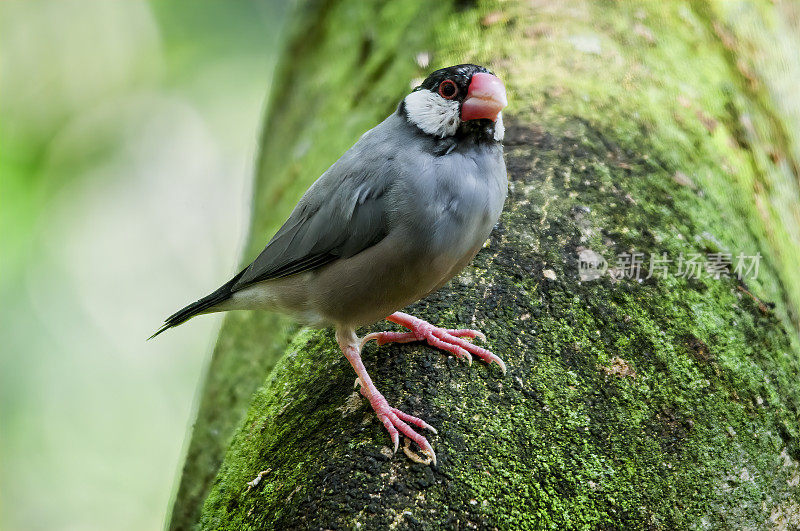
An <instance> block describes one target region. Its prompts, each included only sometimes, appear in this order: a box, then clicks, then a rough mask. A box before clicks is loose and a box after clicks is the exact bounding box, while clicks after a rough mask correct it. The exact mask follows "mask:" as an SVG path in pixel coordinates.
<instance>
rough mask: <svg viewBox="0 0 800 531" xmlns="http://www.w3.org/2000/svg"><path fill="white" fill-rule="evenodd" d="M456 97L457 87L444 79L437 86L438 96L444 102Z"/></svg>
mask: <svg viewBox="0 0 800 531" xmlns="http://www.w3.org/2000/svg"><path fill="white" fill-rule="evenodd" d="M457 95H458V86H456V84H455V83H454V82H453V81H452V80H450V79H445V80H444V81H442V83H441V84H440V85H439V96H441V97H443V98H444V99H446V100H452V99H453V98H455V97H456V96H457Z"/></svg>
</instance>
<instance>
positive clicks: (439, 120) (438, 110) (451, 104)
mask: <svg viewBox="0 0 800 531" xmlns="http://www.w3.org/2000/svg"><path fill="white" fill-rule="evenodd" d="M405 104H406V113H407V114H408V119H409V121H410V122H411V123H413V124H414V125H416V126H417V127H419V128H420V129H422V131H424V132H426V133H428V134H429V135H435V136H438V137H440V138H444V137H446V136H451V135H454V134H455V133H456V131H457V130H458V126H459V125H460V124H461V117H460V116H459V103H458V102H457V101H456V100H446V99H444V98H442V97H441V96H439V95H438V94H436V93H435V92H431V91H430V90H425V89H422V90H417V91H415V92H412V93H411V94H409V95H408V96H406V99H405Z"/></svg>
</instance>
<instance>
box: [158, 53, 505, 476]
mask: <svg viewBox="0 0 800 531" xmlns="http://www.w3.org/2000/svg"><path fill="white" fill-rule="evenodd" d="M506 103H507V102H506V92H505V87H504V86H503V83H502V82H501V81H500V79H498V78H497V77H495V76H494V75H493V74H492V73H490V72H489V71H488V70H487V69H486V68H483V67H481V66H477V65H472V64H463V65H457V66H451V67H449V68H443V69H441V70H437V71H435V72H433V73H432V74H430V75H429V76H428V77H427V78H426V79H425V80H424V81H423V82H422V84H421V85H419V86H418V87H416V88H415V89H414V90H413V91H412V92H411V93H410V94H408V95H407V96H406V97H405V98H404V99H403V100H402V101H401V102H400V104H399V105H398V107H397V110H396V111H395V112H394V113H392V114H391V115H390V116H389V117H388V118H386V119H385V120H384V121H383V122H381V123H380V124H378V125H377V126H376V127H374V128H373V129H371V130H369V131H367V132H366V133H364V135H363V136H362V137H361V138H360V139H359V140H358V141H357V142H356V143H355V145H353V147H351V148H350V149H349V150H347V152H345V154H344V155H342V157H341V158H340V159H339V160H337V161H336V162H335V163H334V164H333V165H332V166H331V167H330V168H328V170H327V171H326V172H325V173H323V174H322V176H321V177H320V178H319V179H317V181H316V182H315V183H314V184H312V185H311V187H310V188H309V189H308V190H307V191H306V193H305V194H304V195H303V197H302V198H301V199H300V201H299V202H298V204H297V206H296V207H295V208H294V210H293V211H292V213H291V215H290V216H289V219H288V220H287V221H286V222H285V223H284V224H283V226H282V227H281V228H280V229H279V230H278V232H277V233H276V234H275V235H274V236H273V237H272V239H271V240H270V241H269V243H268V244H267V246H266V247H265V248H264V250H263V251H262V252H261V254H259V255H258V257H257V258H256V259H255V260H254V261H253V262H252V263H251V264H250V265H248V266H247V267H246V268H244V269H243V270H242V271H241V272H240V273H239V274H237V275H236V276H234V277H233V278H232V279H231V280H230V281H228V282H227V283H226V284H225V285H223V286H222V287H220V288H219V289H218V290H216V291H214V292H213V293H211V294H210V295H208V296H206V297H203V298H202V299H200V300H198V301H197V302H194V303H192V304H190V305H188V306H186V307H185V308H183V309H182V310H179V311H178V312H176V313H175V314H174V315H171V316H170V317H168V318H167V319H166V321H165V323H164V325H163V326H162V327H161V328H160V329H159V330H158V331H157V332H156V333H155V334H154V335H153V337H155V336H156V335H158V334H160V333H161V332H163V331H164V330H166V329H168V328H171V327H173V326H177V325H179V324H181V323H183V322H185V321H187V320H188V319H190V318H192V317H194V316H195V315H199V314H204V313H212V312H222V311H229V310H251V309H263V310H271V311H279V312H283V313H286V314H289V315H291V316H294V317H295V318H296V319H298V320H299V321H301V322H302V323H304V324H306V325H309V326H313V327H327V326H333V327H335V330H336V340H337V342H338V343H339V346H340V348H341V349H342V352H343V353H344V355H345V357H346V358H347V360H348V361H349V362H350V364H351V365H352V366H353V369H355V371H356V374H357V375H358V380H357V382H358V383H360V384H361V393H362V394H363V395H364V397H366V398H367V399H368V400H369V402H370V404H371V405H372V408H373V409H374V410H375V413H377V415H378V418H379V419H380V421H381V422H382V423H383V425H384V426H385V427H386V429H387V430H388V431H389V435H390V436H391V438H392V442H393V443H394V449H395V451H397V448H398V444H399V434H398V432H399V433H402V434H403V435H405V436H406V437H408V438H409V439H411V440H412V441H414V442H415V443H416V444H417V445H418V446H419V447H420V449H421V450H422V451H423V452H425V453H426V454H428V455H429V459H428V460H427V461H425V462H431V461H432V462H433V463H434V464H435V462H436V455H435V454H434V452H433V448H432V447H431V445H430V443H429V442H428V441H427V439H425V437H423V436H422V435H420V434H419V433H417V432H416V431H415V430H414V428H412V427H411V425H413V426H416V427H417V428H425V429H428V430H431V431H432V432H434V433H435V432H436V430H435V429H434V428H433V427H431V426H430V425H428V424H427V423H426V422H424V421H423V420H421V419H419V418H417V417H413V416H411V415H409V414H407V413H404V412H402V411H400V410H399V409H395V408H393V407H391V406H390V405H389V404H388V402H387V401H386V399H385V398H384V397H383V395H382V394H381V393H380V392H379V391H378V389H377V388H376V387H375V384H374V383H373V382H372V379H371V378H370V377H369V374H367V370H366V368H364V364H363V363H362V362H361V348H362V347H363V345H364V344H365V343H366V342H368V341H370V340H372V339H375V340H377V342H378V345H383V344H385V343H390V342H397V343H406V342H411V341H426V342H427V343H428V344H430V345H432V346H434V347H436V348H439V349H441V350H444V351H447V352H450V353H452V354H454V355H455V356H457V357H459V358H463V359H466V360H468V361H470V362H471V360H472V355H475V356H478V357H479V358H481V359H483V360H484V361H487V362H489V363H491V362H495V363H497V364H498V365H500V367H501V368H502V370H503V372H504V373H505V370H506V368H505V364H504V363H503V361H502V360H501V359H500V358H499V357H497V356H496V355H494V354H492V353H491V352H490V351H488V350H486V349H484V348H481V347H479V346H477V345H474V344H473V343H471V342H469V341H466V340H465V339H464V338H467V339H474V338H476V337H477V338H481V339H485V337H484V335H483V334H482V333H481V332H479V331H477V330H468V329H462V330H451V329H444V328H438V327H436V326H434V325H432V324H429V323H427V322H425V321H423V320H422V319H418V318H416V317H413V316H411V315H408V314H405V313H402V312H399V311H397V310H399V309H401V308H403V307H405V306H407V305H409V304H411V303H413V302H415V301H417V300H419V299H422V298H423V297H425V296H426V295H428V294H429V293H431V292H433V291H435V290H437V289H439V288H440V287H442V286H443V285H444V284H445V283H446V282H447V281H448V280H450V279H451V278H452V277H453V276H454V275H455V274H456V273H458V272H459V271H460V270H461V269H462V268H463V267H464V266H466V265H467V263H468V262H469V261H470V260H471V259H472V258H473V257H474V256H475V254H476V253H477V252H478V250H479V249H480V248H481V247H482V245H483V243H484V241H486V239H487V238H488V237H489V233H490V232H491V230H492V227H493V226H494V225H495V223H496V222H497V219H498V218H499V216H500V212H501V210H502V208H503V203H504V201H505V198H506V193H507V188H508V181H507V177H506V167H505V162H504V161H503V147H502V144H501V142H502V140H503V132H504V129H503V121H502V115H501V110H502V109H503V108H504V107H505V106H506ZM387 316H388V317H387ZM383 318H386V319H387V320H389V321H392V322H394V323H397V324H399V325H400V326H402V327H404V328H406V329H408V332H377V333H372V334H369V335H367V336H365V337H363V338H359V337H358V336H357V335H356V329H357V328H358V327H360V326H364V325H369V324H372V323H374V322H376V321H378V320H380V319H383ZM406 450H407V448H406ZM406 453H407V454H409V456H410V457H412V458H414V454H413V453H410V452H409V451H406ZM417 459H418V458H417Z"/></svg>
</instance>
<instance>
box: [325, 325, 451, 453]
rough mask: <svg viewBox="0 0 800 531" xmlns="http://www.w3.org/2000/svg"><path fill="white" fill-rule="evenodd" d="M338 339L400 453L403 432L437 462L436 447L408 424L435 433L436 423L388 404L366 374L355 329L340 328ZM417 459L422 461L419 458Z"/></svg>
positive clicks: (337, 334)
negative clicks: (434, 425) (434, 449)
mask: <svg viewBox="0 0 800 531" xmlns="http://www.w3.org/2000/svg"><path fill="white" fill-rule="evenodd" d="M336 340H337V341H338V342H339V347H340V348H341V349H342V352H343V353H344V356H345V358H347V361H349V362H350V365H352V366H353V369H355V371H356V374H357V375H358V378H359V380H361V394H362V395H364V397H365V398H366V399H367V400H369V403H370V404H371V405H372V409H374V410H375V413H376V414H377V415H378V419H379V420H380V421H381V422H382V423H383V425H384V426H385V427H386V430H387V431H388V432H389V436H390V437H391V438H392V443H393V444H394V451H395V452H397V448H398V447H399V445H400V433H402V434H403V435H405V436H406V437H408V438H409V439H411V440H412V441H414V442H415V443H417V446H419V447H420V449H421V450H422V451H423V452H425V453H426V454H428V456H429V457H430V460H431V461H432V462H433V464H434V465H435V464H436V454H435V453H434V451H433V447H432V446H431V445H430V443H429V442H428V440H427V439H426V438H425V437H423V436H422V435H420V434H419V433H417V432H416V431H414V429H413V428H412V427H411V426H409V424H413V425H414V426H417V427H418V428H423V429H427V430H430V431H432V432H433V433H436V430H435V429H434V428H433V426H431V425H430V424H428V423H427V422H425V421H424V420H422V419H419V418H417V417H414V416H412V415H409V414H408V413H404V412H402V411H400V410H399V409H397V408H393V407H391V406H390V405H389V403H388V402H387V401H386V399H385V398H384V397H383V395H382V394H381V393H380V392H379V391H378V389H377V388H376V387H375V384H373V383H372V378H370V377H369V374H367V369H366V368H365V367H364V364H363V363H362V362H361V346H360V345H359V341H358V337H356V335H355V332H353V331H352V330H337V331H336ZM406 455H409V457H412V454H409V452H406ZM415 460H419V458H417V459H415ZM420 462H424V461H420Z"/></svg>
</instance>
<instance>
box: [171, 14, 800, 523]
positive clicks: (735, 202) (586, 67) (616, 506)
mask: <svg viewBox="0 0 800 531" xmlns="http://www.w3.org/2000/svg"><path fill="white" fill-rule="evenodd" d="M798 17H800V15H798V11H797V7H796V5H795V6H794V7H793V6H789V5H784V4H781V3H778V4H774V3H769V2H733V1H731V2H725V1H719V2H710V3H708V2H696V3H679V2H663V3H662V2H658V3H657V2H643V3H637V4H633V3H625V2H588V1H587V2H581V1H568V2H541V1H532V2H493V1H486V2H470V1H459V2H455V3H454V4H450V3H448V2H437V3H433V2H420V1H409V2H385V3H383V2H379V3H371V2H359V1H355V0H339V1H335V0H331V1H307V2H304V3H301V5H300V6H299V7H297V9H296V12H295V15H294V18H295V22H294V26H293V29H292V30H291V32H290V37H289V39H288V44H287V46H286V49H285V50H284V59H283V64H282V66H281V67H280V68H279V70H278V72H277V74H276V78H275V84H274V86H275V90H274V92H273V94H272V96H271V99H270V111H269V113H268V117H267V120H266V125H265V128H264V131H263V139H262V152H261V158H260V162H259V172H258V176H257V182H256V186H255V194H254V219H253V226H252V234H251V238H250V243H249V247H248V249H247V253H246V258H247V259H248V260H249V259H252V257H254V256H255V255H256V254H257V253H258V252H259V251H260V250H261V248H262V247H263V245H264V243H265V242H266V241H267V239H268V238H269V236H270V235H271V234H272V233H273V232H274V230H276V229H277V227H278V226H279V225H280V224H281V222H282V221H283V220H284V219H285V217H286V216H287V215H288V213H289V212H290V210H291V208H292V207H293V206H294V204H295V202H296V200H297V199H298V198H299V197H300V195H302V193H303V192H304V191H305V189H306V188H307V187H308V186H309V185H310V184H311V183H312V182H313V181H314V180H315V179H316V178H317V177H318V176H319V175H320V174H321V173H322V172H323V171H324V170H325V169H326V168H327V167H328V166H329V165H330V164H331V163H332V162H333V161H335V160H336V159H337V158H338V157H339V156H340V155H341V154H342V153H343V152H344V151H345V150H346V149H347V148H348V147H349V146H350V145H352V143H353V142H354V141H355V140H356V139H357V138H358V136H359V135H360V134H362V133H363V132H364V131H365V130H367V129H368V128H370V127H372V126H374V125H375V124H376V123H377V122H378V121H380V120H381V119H383V118H384V117H385V116H386V115H388V114H389V113H391V112H392V111H393V110H394V108H395V106H396V105H397V103H398V102H399V100H400V99H401V98H402V97H403V96H404V95H405V94H406V93H407V92H408V91H409V90H410V88H411V87H412V85H413V83H411V80H418V78H421V77H424V76H425V74H426V73H427V72H429V71H431V70H433V69H435V68H439V67H441V66H448V65H450V64H458V63H463V62H473V63H477V64H483V65H486V66H487V67H489V68H490V69H491V70H493V71H494V72H495V73H496V74H498V75H499V76H500V77H501V78H502V79H503V80H504V81H505V82H506V85H507V88H508V91H509V100H510V106H509V108H508V110H507V112H506V113H505V120H506V124H507V133H506V141H505V153H506V163H507V166H508V174H509V196H508V201H507V202H506V206H505V210H504V213H503V215H502V217H501V219H500V221H499V223H498V225H497V227H496V228H495V230H494V232H493V233H492V235H491V238H490V239H489V241H488V242H487V244H486V246H485V247H484V248H483V249H482V250H481V251H480V253H478V255H477V257H476V258H475V260H474V261H473V262H472V264H471V265H470V266H468V267H467V268H466V269H465V270H464V271H463V272H462V273H461V274H460V275H459V276H458V277H456V278H455V279H454V280H453V281H451V282H450V283H449V284H448V285H447V286H446V287H445V288H444V289H442V290H440V291H439V292H437V293H435V294H434V295H432V296H431V297H428V298H427V299H425V300H423V301H420V302H418V303H416V304H414V305H413V306H412V307H411V308H410V310H409V311H410V312H412V313H414V314H415V315H417V316H420V317H423V318H425V319H426V320H428V321H430V322H432V323H435V324H438V325H441V326H447V327H464V326H466V327H472V328H478V329H481V330H482V331H483V332H485V334H486V336H487V338H488V348H490V349H491V350H493V351H494V352H495V353H496V354H498V355H499V356H500V357H501V358H503V359H504V360H505V362H506V364H507V365H508V373H507V374H506V375H505V376H504V375H502V374H501V372H500V371H499V369H498V368H497V367H496V366H486V365H485V364H484V363H481V362H479V361H476V362H475V363H473V364H472V365H471V366H468V365H466V364H464V363H462V362H459V361H458V360H456V359H454V358H453V357H452V356H448V355H446V354H444V353H442V352H441V351H438V350H436V349H434V348H432V347H429V346H427V345H424V344H406V345H386V346H382V347H377V346H376V345H375V344H374V343H371V344H369V345H368V346H367V347H365V349H364V352H363V358H364V363H365V365H366V367H367V369H368V370H369V371H370V374H371V376H372V377H373V379H374V381H375V382H376V385H377V386H378V388H379V389H380V390H381V392H382V393H383V394H384V395H385V396H386V398H387V400H388V401H389V403H390V404H392V405H393V406H395V407H398V408H400V409H402V410H404V411H406V412H408V413H411V414H413V415H417V416H419V417H422V418H423V419H425V420H426V421H427V422H429V423H430V424H432V425H433V426H435V427H436V428H437V429H438V435H431V436H429V440H430V441H431V444H432V445H433V447H434V449H435V450H436V453H437V456H438V465H437V466H426V465H422V464H417V463H414V462H412V461H410V460H409V459H407V458H406V457H405V456H404V455H403V453H402V452H398V454H397V455H394V456H393V455H392V452H391V449H390V440H389V437H388V435H387V433H386V432H385V429H384V428H383V426H382V425H381V423H380V422H379V421H378V420H377V418H376V417H375V415H374V413H373V412H372V410H371V408H370V407H369V403H368V402H367V401H366V400H365V399H362V398H361V396H360V395H359V394H358V392H357V391H356V390H355V389H354V388H353V381H354V379H355V375H354V373H353V371H352V369H351V368H350V366H349V364H348V363H347V361H346V360H345V359H344V357H343V356H342V355H341V353H340V351H339V349H338V347H337V345H336V342H335V340H334V337H333V333H332V331H330V330H323V331H311V330H299V329H298V328H297V327H296V326H293V325H290V324H287V323H288V322H287V321H286V320H284V319H282V318H278V317H275V316H270V315H267V314H258V313H256V312H243V313H240V314H232V315H230V316H228V318H227V319H226V322H225V325H224V327H223V329H222V331H221V333H220V338H219V342H218V344H217V348H216V350H215V353H214V358H213V360H212V363H211V366H210V368H209V372H208V376H207V379H206V384H205V387H204V391H203V394H202V397H201V402H200V408H199V412H198V418H197V423H196V425H195V428H194V433H193V438H192V441H191V443H190V447H189V450H188V454H187V460H186V464H185V468H184V471H183V475H182V479H181V485H180V489H179V491H178V494H177V498H176V501H175V506H174V512H173V517H172V520H171V523H170V527H171V528H173V529H188V528H192V527H198V526H199V527H200V528H202V529H292V528H315V529H316V528H324V529H340V528H364V529H388V528H399V529H406V528H412V529H417V528H419V529H440V528H454V529H471V528H477V529H484V528H485V529H492V528H497V529H547V528H552V529H563V528H582V529H597V528H632V529H677V528H777V529H780V528H797V527H800V465H798V462H799V461H800V431H799V429H798V426H799V425H800V385H799V384H798V382H800V378H799V377H800V343H799V342H798V322H800V320H799V319H798V308H800V268H799V267H798V264H800V201H799V199H800V191H799V188H800V186H799V184H798V183H799V182H800V181H799V179H798V176H799V175H800V107H798V103H797V97H796V94H797V93H796V86H794V85H793V82H796V81H797V79H800V63H799V62H798V59H797V53H796V50H797V49H798V46H800V42H799V38H798V32H797V29H798ZM428 62H429V63H430V64H427V63H428ZM792 87H794V90H795V92H794V93H792V92H791V90H792ZM639 253H641V254H639ZM759 254H760V257H761V258H760V260H758V259H757V258H749V257H755V256H758V255H759ZM728 255H730V256H729V257H728ZM740 255H743V258H742V259H741V260H742V261H743V264H745V265H747V266H749V265H753V264H754V263H757V264H758V271H757V273H756V272H755V271H753V270H752V269H751V270H749V271H742V272H743V273H744V274H743V275H742V276H743V278H741V279H739V278H737V276H736V275H734V274H733V271H734V269H735V267H736V266H737V259H739V256H740ZM600 257H603V258H604V259H605V260H606V261H607V264H608V269H607V270H606V271H603V269H602V268H601V269H600V270H599V271H595V270H594V269H585V267H586V265H587V263H597V262H599V260H600ZM654 257H655V258H659V259H662V261H654V260H651V259H652V258H654ZM693 257H694V258H693ZM720 257H721V259H722V262H721V263H722V264H723V266H724V265H726V259H727V261H730V264H729V265H728V270H729V272H730V274H722V275H717V274H716V272H715V270H714V269H713V268H712V267H711V266H712V265H714V264H717V265H719V264H720V260H718V258H720ZM663 259H666V260H671V262H667V261H663ZM639 260H641V266H640V267H641V269H640V271H638V272H637V267H636V264H637V263H638V261H639ZM697 262H700V267H699V268H697V269H695V268H694V267H693V266H692V264H694V263H697ZM651 265H655V266H656V267H655V268H654V270H653V274H652V275H650V272H651V271H650V267H651ZM582 266H583V267H584V269H581V267H582ZM659 266H660V267H659ZM717 271H718V270H717ZM601 273H602V274H601ZM637 273H638V274H637ZM717 276H719V278H715V277H717ZM593 277H598V278H593ZM637 277H638V278H637ZM387 324H388V323H378V324H376V325H375V326H373V327H371V328H370V329H368V330H362V333H366V332H367V331H373V330H381V329H385V328H386V325H387ZM189 326H191V325H189ZM276 360H279V361H276ZM273 367H274V368H273ZM257 477H258V478H260V479H259V480H258V481H257V482H254V481H253V480H254V479H255V478H257ZM248 482H251V484H250V485H248Z"/></svg>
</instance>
